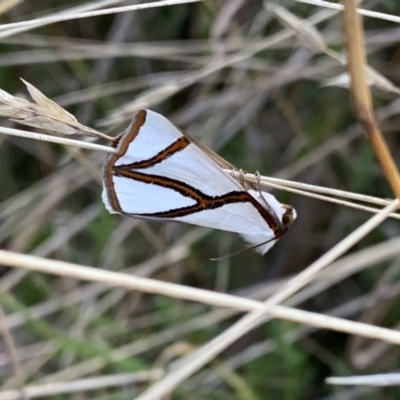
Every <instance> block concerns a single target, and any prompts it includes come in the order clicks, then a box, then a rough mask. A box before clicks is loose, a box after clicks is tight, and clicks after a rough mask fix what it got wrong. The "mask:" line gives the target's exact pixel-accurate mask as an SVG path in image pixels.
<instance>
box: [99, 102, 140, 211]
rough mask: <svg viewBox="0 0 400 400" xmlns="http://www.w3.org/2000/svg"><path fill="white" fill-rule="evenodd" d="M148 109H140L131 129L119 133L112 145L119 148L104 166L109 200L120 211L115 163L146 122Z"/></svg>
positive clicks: (114, 208) (107, 159) (104, 178)
mask: <svg viewBox="0 0 400 400" xmlns="http://www.w3.org/2000/svg"><path fill="white" fill-rule="evenodd" d="M146 115H147V113H146V111H145V110H140V111H139V112H138V113H137V114H136V117H135V120H134V121H133V122H132V124H131V129H130V131H129V132H128V133H127V132H126V131H125V132H123V133H122V134H121V135H119V136H118V137H117V138H116V139H115V140H114V141H113V142H112V146H113V147H114V148H116V149H117V152H116V153H115V154H110V155H109V156H108V157H107V158H106V161H105V162H104V167H103V180H104V182H105V188H106V191H107V197H108V202H109V203H110V205H111V207H112V209H113V210H114V211H116V212H118V213H122V212H123V210H122V208H121V205H120V204H119V201H118V197H117V194H116V193H115V187H114V181H113V171H114V169H115V163H116V162H117V160H118V159H119V158H121V157H122V156H124V155H125V153H126V152H127V150H128V147H129V145H130V143H131V142H132V140H134V139H135V137H136V136H137V135H138V133H139V130H140V128H141V127H142V126H143V124H144V123H145V122H146Z"/></svg>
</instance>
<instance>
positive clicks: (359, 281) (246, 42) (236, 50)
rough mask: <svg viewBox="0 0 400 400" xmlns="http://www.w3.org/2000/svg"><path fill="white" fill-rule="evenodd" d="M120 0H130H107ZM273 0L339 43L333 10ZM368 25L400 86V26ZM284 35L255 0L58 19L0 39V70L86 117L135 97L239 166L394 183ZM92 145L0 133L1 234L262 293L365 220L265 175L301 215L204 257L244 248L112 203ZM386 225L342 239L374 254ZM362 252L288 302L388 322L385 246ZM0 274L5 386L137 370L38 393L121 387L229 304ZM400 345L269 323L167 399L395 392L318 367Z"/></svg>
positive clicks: (76, 257) (15, 245)
mask: <svg viewBox="0 0 400 400" xmlns="http://www.w3.org/2000/svg"><path fill="white" fill-rule="evenodd" d="M94 3H99V4H101V2H100V1H98V2H94ZM83 4H89V2H87V3H85V2H84V1H75V2H74V4H72V3H71V2H68V4H67V2H64V4H62V5H61V4H60V2H59V1H56V0H41V1H40V2H39V1H35V2H33V1H31V2H29V1H25V2H24V1H22V2H20V3H19V4H17V5H16V6H15V7H13V8H11V9H9V10H8V11H7V12H6V13H4V14H3V15H2V21H3V23H7V22H17V21H22V20H29V19H33V18H38V17H43V16H48V15H51V14H53V13H56V12H59V11H61V10H64V9H67V8H69V7H72V6H78V5H83ZM126 4H131V2H114V3H113V4H112V5H111V6H117V5H126ZM284 5H285V6H286V7H287V8H288V9H289V10H290V11H291V12H292V13H294V14H295V15H297V16H298V17H299V18H310V17H312V16H313V17H315V16H317V15H319V16H321V22H320V23H318V24H317V25H316V28H317V30H318V31H319V32H320V34H321V35H323V37H324V38H325V40H326V43H327V44H328V45H329V47H331V48H332V49H335V50H336V51H338V52H342V51H344V45H343V35H342V21H341V17H340V13H339V14H338V13H337V12H333V11H326V10H321V9H318V8H315V7H313V6H310V5H304V4H299V3H296V2H289V1H288V2H285V3H284ZM108 6H109V5H108ZM363 7H364V8H367V9H373V10H376V11H381V12H385V13H389V14H393V15H399V13H400V3H399V2H397V1H395V0H386V1H381V2H376V1H368V2H364V3H363ZM325 14H326V15H325ZM322 15H325V17H324V18H322ZM364 22H365V34H366V40H367V49H368V60H369V63H370V65H371V66H372V67H374V68H375V69H376V70H378V71H379V72H381V73H382V74H383V75H384V76H386V77H387V78H388V79H389V80H391V81H392V82H393V83H394V84H396V85H399V81H400V68H399V65H400V47H399V42H400V28H399V26H398V25H397V24H395V23H393V22H386V21H383V20H381V19H372V18H366V19H365V21H364ZM1 32H2V31H0V33H1ZM288 32H290V31H288V30H287V28H285V27H284V26H283V25H282V24H281V23H280V22H279V21H277V19H276V18H275V17H274V16H273V15H272V14H271V12H269V11H268V10H267V9H266V8H265V6H264V4H263V3H262V2H261V1H255V0H247V1H244V0H229V1H205V2H203V3H193V4H182V5H175V6H171V7H162V8H154V9H149V10H143V11H137V12H126V13H121V14H115V15H107V16H101V17H93V18H87V19H77V20H71V21H67V22H60V23H55V24H50V25H46V26H43V27H39V28H37V29H32V30H30V31H26V32H22V33H18V34H14V35H11V36H8V37H5V38H2V39H1V43H2V44H1V58H0V68H1V74H0V87H1V88H2V89H4V90H6V91H8V92H9V93H12V94H14V95H17V96H25V95H26V90H25V87H24V85H23V84H22V83H21V81H20V80H19V78H20V77H22V78H23V79H25V80H27V81H28V82H30V83H32V84H33V85H34V86H36V87H37V88H38V89H40V90H41V91H42V92H43V93H44V94H46V95H47V96H48V97H50V98H52V99H53V100H55V101H56V102H57V103H59V104H60V105H61V106H63V107H65V108H66V109H67V110H68V111H70V112H71V113H72V114H74V115H75V116H76V117H77V118H78V120H79V121H80V122H81V123H82V124H85V125H87V126H91V127H94V128H97V129H99V130H102V131H104V132H106V133H110V134H117V133H118V132H120V131H121V130H123V129H125V127H126V126H127V125H128V124H129V122H130V120H131V119H132V118H133V116H134V114H135V110H138V109H140V108H150V109H153V110H155V111H158V112H160V113H162V114H163V115H165V116H167V117H168V118H169V119H170V120H171V121H173V122H174V124H175V125H177V126H178V127H180V128H181V129H183V130H184V131H185V132H187V133H188V134H190V135H191V136H193V137H195V138H196V139H198V140H200V141H201V142H203V143H204V144H206V145H208V146H209V147H211V148H212V149H213V150H215V151H217V152H218V153H219V154H220V155H222V156H223V157H224V158H226V159H227V160H228V161H229V162H231V163H232V164H234V165H236V166H237V167H238V168H242V169H244V170H246V171H249V172H253V171H259V172H260V173H261V174H262V175H270V176H276V177H282V178H287V179H292V180H297V181H300V182H306V183H310V184H316V185H322V186H327V187H332V188H338V189H342V190H346V191H352V192H359V193H364V194H369V195H373V196H377V197H381V198H387V197H392V193H391V191H390V189H389V187H388V184H387V183H386V181H385V179H384V178H383V176H382V173H381V170H380V168H379V166H378V163H377V161H376V159H375V156H374V153H373V151H372V149H371V146H370V145H369V143H368V141H367V139H366V137H365V136H364V135H363V133H362V130H361V129H360V127H359V126H358V124H357V123H356V121H355V118H354V114H353V111H352V107H351V103H350V101H349V95H348V90H347V89H344V88H340V87H335V86H325V85H324V82H325V81H326V80H327V79H330V78H333V77H336V76H337V75H339V74H340V73H342V72H343V71H344V69H343V66H341V65H339V63H338V62H337V61H335V60H334V59H332V58H330V57H328V56H327V55H325V54H319V53H317V52H315V51H314V50H312V49H310V47H308V46H307V45H305V43H304V42H302V41H301V40H300V38H299V37H297V35H296V34H293V32H292V34H288ZM374 102H375V108H376V110H377V115H378V117H379V120H380V124H381V127H382V129H383V131H384V132H385V136H386V139H387V141H388V143H389V146H390V148H391V151H392V154H393V155H394V157H395V159H398V158H399V151H400V140H399V136H398V122H399V117H398V115H399V113H398V111H399V109H400V102H399V100H398V96H397V95H394V94H392V93H388V92H385V91H382V90H378V89H375V90H374ZM396 121H397V122H396ZM2 123H3V125H4V126H11V127H14V126H15V127H17V126H16V124H14V123H12V122H10V121H6V120H4V121H3V122H2ZM18 127H19V126H18ZM104 157H105V156H104V154H95V153H93V152H88V151H80V150H76V149H70V148H64V147H62V146H59V145H53V144H48V143H44V142H37V141H32V140H27V139H21V138H15V137H6V136H4V135H2V136H0V160H1V171H0V246H1V248H4V249H10V250H13V251H18V252H22V253H27V254H36V255H40V256H43V257H48V258H53V259H61V260H66V261H71V262H75V263H79V264H82V265H91V266H96V267H98V268H104V269H110V270H116V271H124V272H129V273H133V274H137V275H140V276H146V277H151V278H154V279H159V280H165V281H170V282H176V283H181V284H184V285H189V286H194V287H200V288H205V289H211V290H217V291H222V292H229V293H237V294H240V295H243V296H247V297H253V298H257V299H260V300H263V299H266V298H267V297H268V296H269V295H270V294H271V293H272V291H273V290H274V288H276V284H277V283H278V282H280V281H281V280H283V279H286V278H287V277H288V276H291V275H293V274H296V273H297V272H299V271H301V270H303V269H304V268H305V267H306V266H307V265H308V264H309V263H311V262H312V261H314V260H316V259H317V258H318V257H319V256H321V255H322V254H324V253H325V252H326V251H327V250H329V249H330V248H331V247H332V246H333V245H334V244H336V243H337V242H339V241H340V240H341V239H343V238H344V237H345V236H346V235H348V234H349V233H350V232H352V231H353V230H354V229H355V228H356V227H358V226H359V225H360V224H361V223H362V222H364V221H365V220H366V219H367V218H369V215H368V214H366V213H365V212H362V211H356V210H353V209H348V208H345V207H342V206H337V205H332V204H328V203H323V202H321V201H317V200H312V199H309V198H306V197H301V196H297V195H291V194H289V193H286V192H281V191H280V192H276V191H275V192H274V194H275V195H276V196H277V198H278V199H279V200H280V201H281V202H284V203H288V204H293V205H294V207H295V208H296V209H297V212H298V219H297V220H296V223H295V224H294V226H293V227H292V228H291V229H290V231H289V232H288V233H287V234H286V235H285V237H283V238H282V239H281V240H280V241H279V242H278V243H277V245H276V246H275V247H274V248H273V249H272V250H271V251H270V253H268V254H267V255H266V256H264V257H261V256H259V255H258V254H256V253H255V252H249V251H248V252H244V253H241V254H239V255H237V256H235V257H231V258H228V259H223V260H221V261H219V262H212V261H210V260H209V259H210V258H211V257H215V256H222V255H225V254H229V253H232V252H234V251H237V250H239V249H241V248H243V247H244V243H243V241H242V240H241V239H240V238H239V237H238V235H235V234H231V233H227V232H219V231H212V230H206V229H203V228H199V227H195V226H187V225H184V224H177V223H153V222H151V223H150V222H144V221H136V220H133V219H128V218H123V217H120V216H112V215H110V214H108V213H107V211H106V210H105V209H104V206H103V204H102V202H101V195H100V194H101V165H102V162H103V161H104ZM398 234H399V224H398V223H397V222H396V220H388V221H386V222H385V223H384V224H382V225H381V226H380V227H379V228H378V229H376V230H375V231H374V232H373V233H372V234H370V235H369V236H368V237H367V238H365V239H364V240H363V241H362V242H360V243H359V245H358V246H356V247H355V248H354V249H353V252H355V253H356V254H364V253H359V252H362V251H370V253H366V254H369V256H368V257H370V259H371V260H373V257H374V254H377V251H378V250H377V248H376V247H374V246H376V245H377V244H379V243H385V242H388V241H389V240H391V239H392V238H394V237H396V236H397V235H398ZM388 243H390V242H388ZM372 264H373V265H372V267H371V268H366V267H365V269H364V268H362V267H360V272H358V273H357V274H347V275H346V273H345V272H343V271H344V270H345V269H346V266H345V267H343V268H344V270H343V269H341V270H340V271H341V274H342V275H341V277H339V278H337V279H336V283H335V284H334V285H333V286H332V287H328V288H327V289H325V290H321V291H319V292H317V293H316V294H314V295H313V296H311V297H309V298H307V300H305V301H303V302H302V303H300V304H299V307H301V308H304V309H307V310H311V311H316V312H320V313H327V314H330V313H332V312H333V311H332V310H336V315H341V316H343V317H346V318H350V319H355V320H362V321H366V322H369V323H373V324H378V325H381V326H388V327H396V326H397V325H398V324H399V320H400V308H399V306H398V305H397V304H396V301H395V300H396V298H397V295H398V291H399V288H398V285H397V281H398V277H399V273H398V271H399V258H398V257H397V258H395V257H389V259H384V258H383V259H382V260H381V261H376V262H375V263H373V262H372ZM349 268H350V267H349ZM1 272H2V278H1V281H0V286H1V288H2V291H1V292H2V294H1V305H2V307H3V310H4V314H5V315H4V316H2V319H3V324H2V325H3V327H4V326H7V327H8V329H9V330H10V332H11V334H12V335H11V336H12V339H13V341H14V344H15V347H16V349H17V355H18V360H19V362H18V363H15V362H11V361H10V355H9V350H8V346H7V345H6V340H5V339H3V340H2V342H3V344H2V345H1V348H0V350H1V352H0V374H1V382H2V388H1V389H2V390H6V389H7V390H8V389H12V388H18V385H19V384H18V379H19V378H21V376H22V377H23V379H24V380H25V381H26V383H29V384H35V385H40V384H44V383H47V382H60V381H71V382H76V380H78V379H83V378H88V377H105V376H109V375H110V376H114V375H115V374H123V373H139V372H140V373H142V375H141V376H142V378H140V379H139V378H138V380H137V381H136V382H133V383H132V382H131V383H130V384H129V385H126V384H119V385H116V387H110V388H102V389H101V388H99V389H95V390H88V391H85V390H78V392H77V393H75V394H71V393H68V394H58V395H56V394H49V395H48V397H47V398H57V399H70V398H73V399H131V398H134V397H135V396H136V395H137V394H138V393H139V392H140V391H142V390H143V388H144V387H147V385H148V384H149V383H151V381H152V379H155V378H156V377H157V373H159V371H160V369H161V370H167V369H168V368H169V366H170V363H171V362H173V361H174V360H175V358H176V357H179V356H182V355H184V354H187V353H188V352H189V351H190V350H191V349H194V348H196V347H197V346H200V345H202V344H203V343H205V342H206V341H208V340H210V339H212V338H213V337H215V336H216V335H217V334H218V333H220V332H222V331H223V330H224V329H226V328H227V327H228V326H230V325H231V324H232V323H233V322H234V321H236V320H237V319H238V318H240V316H238V315H236V314H233V313H231V312H227V311H226V310H219V309H214V308H211V307H209V306H204V305H201V304H193V303H189V302H184V301H179V300H176V299H169V298H166V297H161V296H153V295H146V294H141V293H138V292H132V291H127V290H124V289H109V288H105V287H103V286H99V285H95V284H90V283H86V282H79V281H76V280H73V279H66V278H59V277H53V276H45V275H42V274H38V273H26V272H23V271H19V270H11V269H8V268H2V270H1ZM330 279H332V280H335V278H334V277H331V278H330ZM389 294H390V295H389ZM3 338H5V336H3ZM398 352H399V350H398V349H397V348H393V347H389V346H387V345H384V344H382V343H381V344H380V345H377V344H376V343H374V342H370V341H366V340H362V339H360V338H355V337H349V336H347V335H344V334H339V333H334V332H327V331H316V330H311V329H308V328H305V327H299V326H298V325H295V324H291V323H287V322H281V321H273V322H269V323H267V324H264V325H262V326H261V327H259V328H257V329H256V330H253V331H252V332H251V333H250V334H248V335H246V336H245V337H243V338H242V339H241V340H240V341H239V342H237V343H235V344H234V345H233V346H231V347H230V348H229V349H228V350H227V351H226V352H224V353H223V354H222V355H221V356H220V358H218V359H217V360H215V363H213V364H212V365H209V366H208V367H207V369H204V370H202V371H201V372H200V373H198V374H197V375H195V376H194V377H192V378H191V379H190V380H188V381H187V382H186V383H185V384H184V385H182V386H181V387H180V388H179V390H178V391H176V392H175V393H174V395H173V397H172V398H177V399H243V400H244V399H266V398H268V399H270V398H271V399H286V400H289V399H290V400H292V399H293V400H294V399H328V398H329V399H339V398H340V399H343V398H346V399H392V398H393V399H396V398H400V397H399V394H398V390H395V389H383V390H372V389H369V390H364V389H363V390H361V389H359V388H356V389H354V388H352V389H347V388H339V389H337V388H332V387H331V386H328V385H326V384H325V383H324V378H326V377H327V376H330V375H348V374H357V373H377V372H385V371H392V370H395V369H398V368H399V367H400V365H399V361H398V360H399V354H398ZM11 359H12V357H11ZM18 376H19V378H18ZM138 376H139V375H138ZM77 387H78V386H77ZM45 397H46V396H45ZM0 399H2V397H1V392H0Z"/></svg>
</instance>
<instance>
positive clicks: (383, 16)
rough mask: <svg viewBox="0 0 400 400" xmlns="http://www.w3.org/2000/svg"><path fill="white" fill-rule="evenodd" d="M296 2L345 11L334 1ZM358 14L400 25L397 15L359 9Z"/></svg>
mask: <svg viewBox="0 0 400 400" xmlns="http://www.w3.org/2000/svg"><path fill="white" fill-rule="evenodd" d="M296 1H297V2H299V3H305V4H311V5H313V6H317V7H325V8H329V9H331V10H338V11H343V9H344V7H343V5H342V4H336V3H333V2H332V1H323V0H296ZM357 13H358V14H360V15H364V16H365V17H370V18H377V19H380V20H385V21H391V22H395V23H397V24H400V17H399V16H397V15H392V14H386V13H381V12H377V11H371V10H365V9H362V8H357Z"/></svg>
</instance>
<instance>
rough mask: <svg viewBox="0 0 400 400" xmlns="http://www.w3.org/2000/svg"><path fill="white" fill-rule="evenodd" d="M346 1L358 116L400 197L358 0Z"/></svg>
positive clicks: (345, 20)
mask: <svg viewBox="0 0 400 400" xmlns="http://www.w3.org/2000/svg"><path fill="white" fill-rule="evenodd" d="M344 5H345V7H344V13H343V18H344V28H345V32H346V44H347V48H348V67H349V72H350V76H351V90H352V95H353V100H354V105H355V109H356V114H357V118H358V119H359V121H360V123H361V124H362V125H363V127H364V129H365V132H366V133H367V136H368V138H369V139H370V141H371V144H372V146H373V148H374V150H375V153H376V155H377V157H378V160H379V162H380V164H381V167H382V170H383V172H384V174H385V176H386V179H387V180H388V182H389V183H390V186H391V187H392V190H393V191H394V193H395V194H396V197H397V198H400V175H399V171H398V169H397V166H396V163H395V162H394V160H393V158H392V156H391V154H390V150H389V147H388V146H387V143H386V141H385V139H384V137H383V135H382V132H381V131H380V129H379V126H378V123H377V121H376V119H375V116H374V110H373V105H372V97H371V91H370V89H369V87H368V85H367V78H366V72H365V70H366V69H365V64H366V62H365V61H366V56H365V45H364V35H363V29H362V18H361V16H360V15H358V14H357V8H356V2H355V1H354V0H344Z"/></svg>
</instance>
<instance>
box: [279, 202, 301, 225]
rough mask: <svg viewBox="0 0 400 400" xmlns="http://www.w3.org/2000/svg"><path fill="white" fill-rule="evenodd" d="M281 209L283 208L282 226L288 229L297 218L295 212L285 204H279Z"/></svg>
mask: <svg viewBox="0 0 400 400" xmlns="http://www.w3.org/2000/svg"><path fill="white" fill-rule="evenodd" d="M281 207H282V208H283V214H282V225H283V226H284V227H285V228H290V227H291V226H292V225H293V222H294V220H295V219H296V217H297V213H296V210H295V209H294V208H293V207H292V206H288V205H287V204H281Z"/></svg>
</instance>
